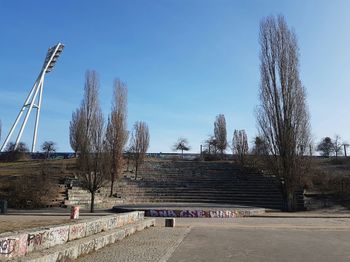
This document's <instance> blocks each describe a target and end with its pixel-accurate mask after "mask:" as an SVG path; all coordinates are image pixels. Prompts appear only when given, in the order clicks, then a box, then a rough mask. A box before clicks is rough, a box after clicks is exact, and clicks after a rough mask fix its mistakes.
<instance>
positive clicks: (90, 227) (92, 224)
mask: <svg viewBox="0 0 350 262" xmlns="http://www.w3.org/2000/svg"><path fill="white" fill-rule="evenodd" d="M104 228H105V223H104V221H103V220H102V219H99V220H93V221H89V222H86V236H91V235H94V234H97V233H100V232H102V230H103V229H104Z"/></svg>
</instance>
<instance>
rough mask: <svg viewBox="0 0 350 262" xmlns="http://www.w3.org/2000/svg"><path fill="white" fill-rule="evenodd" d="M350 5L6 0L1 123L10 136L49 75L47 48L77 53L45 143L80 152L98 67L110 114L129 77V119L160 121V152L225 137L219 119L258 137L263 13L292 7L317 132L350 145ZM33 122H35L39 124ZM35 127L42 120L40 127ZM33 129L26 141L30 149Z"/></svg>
mask: <svg viewBox="0 0 350 262" xmlns="http://www.w3.org/2000/svg"><path fill="white" fill-rule="evenodd" d="M349 11H350V2H349V1H345V0H344V1H337V0H334V1H326V0H325V1H321V0H309V1H305V0H304V1H301V0H300V1H280V0H276V1H272V0H271V1H269V0H255V1H254V0H251V1H246V0H242V1H233V0H232V1H224V0H217V1H214V0H211V1H206V0H193V1H191V0H158V1H152V0H139V1H136V0H135V1H78V0H76V1H68V0H62V1H58V2H57V1H38V0H32V1H24V0H23V1H16V0H0V32H1V41H0V98H1V99H0V119H1V121H2V130H3V132H2V138H1V142H2V141H3V140H4V138H5V136H6V134H7V132H8V131H9V129H10V127H11V125H12V122H13V121H14V120H15V117H16V116H17V114H18V111H19V109H20V107H21V105H22V103H23V102H24V99H25V97H26V95H27V93H28V92H29V90H30V88H31V86H32V84H33V83H34V81H35V79H36V77H37V74H38V73H39V71H40V69H41V66H42V63H43V60H44V58H45V55H46V51H47V48H48V47H50V46H52V45H54V44H56V43H57V42H59V41H60V42H62V43H64V44H65V50H64V52H63V53H62V56H61V57H60V59H59V61H58V63H57V64H56V67H55V68H54V70H53V71H52V72H51V73H50V74H48V75H47V76H46V80H45V86H44V98H43V105H42V111H41V121H40V126H39V133H38V144H39V145H40V144H41V143H42V142H43V141H45V140H53V141H55V142H57V145H58V149H59V151H70V150H71V149H70V146H69V138H68V137H69V136H68V129H69V121H70V119H71V113H72V111H73V110H75V108H76V107H78V106H79V104H80V101H81V98H82V93H83V85H84V74H85V71H86V70H87V69H94V70H96V71H97V72H98V73H99V76H100V80H101V96H100V100H101V104H102V108H103V111H104V112H105V115H106V116H107V114H108V112H109V110H110V107H111V95H112V84H113V80H114V78H117V77H118V78H120V79H121V80H123V81H125V82H126V83H127V84H128V90H129V94H128V102H129V103H128V125H129V128H130V129H131V127H132V124H133V123H134V122H135V121H137V120H142V121H145V122H147V123H148V125H149V128H150V134H151V143H150V150H149V151H151V152H169V151H171V146H172V144H173V143H174V142H175V141H176V140H177V138H178V137H186V138H188V140H189V142H190V145H191V146H192V151H193V152H198V151H199V146H200V144H201V143H202V142H203V141H204V140H205V139H206V138H207V137H208V135H210V134H212V133H213V122H214V120H215V116H216V115H218V114H220V113H222V114H224V115H225V117H226V122H227V131H228V139H229V140H231V139H232V134H233V131H234V129H246V131H247V133H248V137H249V138H253V137H254V136H255V135H256V134H257V131H256V122H255V115H254V110H255V107H256V105H257V104H258V87H259V78H260V76H259V56H258V55H259V44H258V29H259V21H260V19H261V18H263V17H265V16H268V15H271V14H272V15H275V14H283V15H284V16H285V17H286V20H287V22H288V24H289V25H290V26H291V27H293V28H294V29H295V32H296V34H297V36H298V40H299V46H300V55H301V56H300V74H301V78H302V82H303V84H304V85H305V87H306V89H307V93H308V102H309V108H310V113H311V125H312V134H313V136H314V140H315V141H316V142H317V141H318V140H319V139H320V138H321V137H324V136H334V135H335V134H339V135H340V136H341V137H342V138H343V139H344V140H347V141H349V142H350V134H349V130H350V121H349V119H348V115H349V106H348V100H349V98H350V89H349V87H350V31H349V28H350V16H349ZM30 120H32V121H31V122H33V120H34V119H30ZM31 122H30V123H31ZM31 135H32V125H30V124H29V125H27V129H26V130H25V133H24V136H23V140H24V141H25V142H27V143H28V144H30V142H31V139H30V138H31Z"/></svg>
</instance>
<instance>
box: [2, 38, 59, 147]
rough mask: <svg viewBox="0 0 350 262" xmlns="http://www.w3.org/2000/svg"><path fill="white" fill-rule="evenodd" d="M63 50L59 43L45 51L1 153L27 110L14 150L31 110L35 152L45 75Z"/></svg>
mask: <svg viewBox="0 0 350 262" xmlns="http://www.w3.org/2000/svg"><path fill="white" fill-rule="evenodd" d="M63 48H64V45H63V44H61V43H58V44H57V45H55V46H53V47H51V48H49V50H48V51H47V55H46V58H45V62H44V65H43V67H42V69H41V71H40V74H39V76H38V78H37V79H36V81H35V83H34V86H33V87H32V89H31V91H30V93H29V95H28V97H27V99H26V100H25V102H24V104H23V106H22V108H21V110H20V111H19V114H18V116H17V118H16V120H15V122H14V123H13V125H12V127H11V130H10V132H9V133H8V135H7V137H6V139H5V141H4V143H3V145H2V147H1V152H3V151H4V150H5V149H6V146H7V144H8V142H9V141H10V138H11V136H12V134H13V132H14V131H15V129H16V126H17V124H18V122H19V121H20V119H21V117H22V115H23V113H24V111H26V110H27V113H26V115H25V117H24V120H23V123H22V125H21V128H20V130H19V132H18V135H17V138H16V142H15V149H16V148H17V146H18V143H19V141H20V140H21V137H22V134H23V131H24V128H25V126H26V124H27V121H28V118H29V116H30V113H31V111H32V109H33V108H34V109H36V117H35V125H34V133H33V143H32V148H31V152H35V145H36V137H37V134H38V124H39V117H40V108H41V101H42V95H43V88H44V78H45V74H46V73H50V72H51V70H52V69H53V67H54V65H55V63H56V61H57V59H58V57H59V56H60V54H61V53H62V51H63Z"/></svg>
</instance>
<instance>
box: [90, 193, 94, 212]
mask: <svg viewBox="0 0 350 262" xmlns="http://www.w3.org/2000/svg"><path fill="white" fill-rule="evenodd" d="M94 212H95V192H91V203H90V213H94Z"/></svg>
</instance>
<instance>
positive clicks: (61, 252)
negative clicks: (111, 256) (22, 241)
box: [19, 218, 155, 262]
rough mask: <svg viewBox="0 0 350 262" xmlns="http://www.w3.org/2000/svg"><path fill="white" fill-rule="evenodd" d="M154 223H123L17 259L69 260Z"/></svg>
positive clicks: (48, 261)
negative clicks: (123, 224)
mask: <svg viewBox="0 0 350 262" xmlns="http://www.w3.org/2000/svg"><path fill="white" fill-rule="evenodd" d="M154 225H155V220H154V219H150V218H148V219H145V220H140V221H137V222H135V223H134V224H130V225H125V226H124V227H122V228H115V229H112V230H109V231H106V232H101V233H98V234H95V235H92V236H88V237H85V238H81V239H78V240H75V241H72V242H67V243H66V244H64V245H58V246H55V247H53V248H51V249H47V250H43V251H40V252H35V253H32V254H28V255H27V256H25V257H22V258H20V259H19V261H22V262H24V261H25V262H56V261H71V260H74V259H76V258H78V257H79V256H82V255H86V254H88V253H91V252H93V251H96V250H99V249H101V248H103V247H105V246H107V245H109V244H112V243H115V242H117V241H119V240H122V239H123V238H125V237H126V236H128V235H130V234H132V233H135V232H136V231H140V230H143V229H145V228H147V227H151V226H154Z"/></svg>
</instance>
